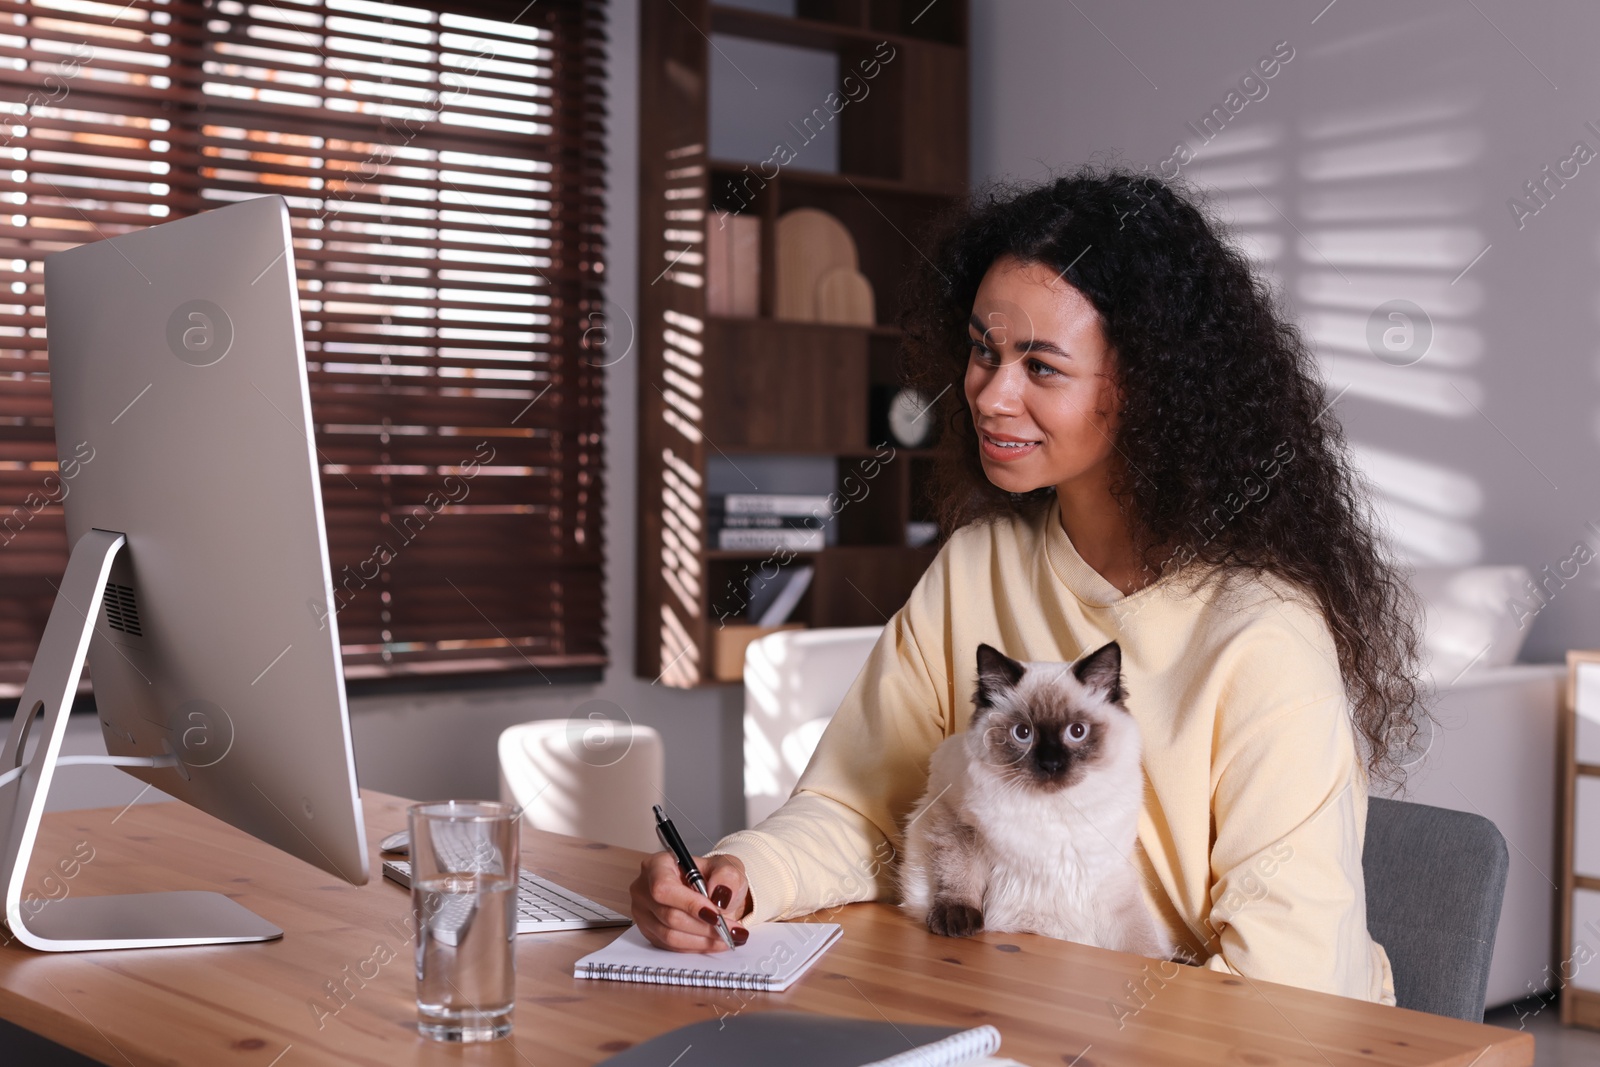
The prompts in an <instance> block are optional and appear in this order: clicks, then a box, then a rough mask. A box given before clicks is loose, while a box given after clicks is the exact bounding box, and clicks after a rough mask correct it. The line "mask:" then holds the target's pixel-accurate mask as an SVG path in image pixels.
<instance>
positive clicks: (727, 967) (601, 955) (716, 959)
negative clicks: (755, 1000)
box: [572, 922, 843, 992]
mask: <svg viewBox="0 0 1600 1067" xmlns="http://www.w3.org/2000/svg"><path fill="white" fill-rule="evenodd" d="M746 929H748V930H749V931H750V940H748V941H746V942H745V943H744V944H742V945H740V946H739V947H738V948H736V949H726V950H723V951H721V952H674V951H672V950H671V949H665V948H657V947H656V946H654V945H652V944H651V943H650V942H648V941H646V940H645V937H644V935H643V934H642V933H640V932H639V927H638V926H637V925H635V926H630V927H628V928H627V929H626V930H625V931H623V933H622V936H621V937H619V938H617V939H616V940H615V941H613V942H611V943H610V944H609V945H607V946H606V947H605V948H603V949H601V950H600V951H598V952H591V953H589V955H587V956H585V957H583V958H582V959H580V960H579V961H578V962H577V963H575V964H573V966H572V973H573V974H574V975H575V976H576V977H578V978H610V979H614V980H616V981H622V982H654V983H656V984H657V985H690V986H706V987H715V988H718V989H764V990H769V991H773V992H777V991H780V990H784V989H788V988H789V987H790V986H791V985H793V984H794V982H795V979H797V978H799V977H800V976H801V975H802V974H804V973H806V971H807V970H808V969H809V968H810V967H811V965H812V964H813V963H816V962H817V960H819V959H821V958H822V954H823V953H824V952H825V951H827V949H828V946H829V945H831V944H833V943H834V942H835V941H837V940H839V937H840V936H841V934H842V933H843V929H842V928H841V927H840V926H839V924H838V923H794V922H765V923H753V924H751V925H750V926H748V927H746Z"/></svg>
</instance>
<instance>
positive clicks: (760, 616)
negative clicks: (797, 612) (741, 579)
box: [750, 563, 817, 626]
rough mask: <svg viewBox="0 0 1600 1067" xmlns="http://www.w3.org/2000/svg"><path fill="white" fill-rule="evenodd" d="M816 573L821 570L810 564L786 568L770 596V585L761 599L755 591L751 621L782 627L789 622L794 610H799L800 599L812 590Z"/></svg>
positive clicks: (761, 593) (779, 572) (772, 586)
mask: <svg viewBox="0 0 1600 1067" xmlns="http://www.w3.org/2000/svg"><path fill="white" fill-rule="evenodd" d="M816 572H817V569H816V568H815V567H813V566H812V565H811V564H809V563H803V564H801V565H800V566H798V567H782V568H779V570H778V574H777V579H776V581H774V582H773V583H772V584H771V592H770V595H769V593H768V588H769V587H768V586H766V585H763V586H762V587H761V589H760V590H759V594H760V595H759V596H758V595H757V591H755V590H753V591H752V593H751V596H750V617H751V618H753V619H755V620H756V625H757V626H782V625H783V624H784V623H786V622H788V621H789V616H791V615H793V614H794V609H795V608H797V607H799V605H800V598H801V597H803V596H805V595H806V590H807V589H809V588H811V579H812V577H813V576H815V574H816Z"/></svg>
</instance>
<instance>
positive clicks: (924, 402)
mask: <svg viewBox="0 0 1600 1067" xmlns="http://www.w3.org/2000/svg"><path fill="white" fill-rule="evenodd" d="M887 416H888V418H887V421H888V429H889V434H890V436H892V437H893V438H894V440H895V443H896V444H898V445H900V447H902V448H921V447H923V446H924V445H926V444H928V443H929V442H931V441H932V440H933V435H934V429H935V424H936V421H937V413H936V412H935V411H934V409H933V403H932V401H931V400H930V399H929V398H928V397H926V396H924V395H923V394H922V393H921V392H920V391H919V390H916V389H896V390H895V391H894V392H893V393H892V394H891V395H890V396H889V398H888V411H887Z"/></svg>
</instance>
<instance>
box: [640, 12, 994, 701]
mask: <svg viewBox="0 0 1600 1067" xmlns="http://www.w3.org/2000/svg"><path fill="white" fill-rule="evenodd" d="M797 11H798V16H797V17H794V18H788V17H784V16H779V15H772V14H766V13H762V12H756V11H748V10H743V9H739V8H734V7H729V6H725V5H721V4H712V3H706V2H704V0H698V2H697V0H674V3H672V4H654V3H651V4H645V5H643V6H642V8H641V18H642V28H641V29H642V42H643V43H642V49H641V51H642V62H641V68H640V78H639V81H640V131H641V132H640V190H639V195H640V212H639V231H640V236H639V251H640V255H639V283H640V292H639V297H640V298H639V312H640V322H639V324H638V331H637V337H638V349H639V357H640V359H641V360H642V366H641V371H640V379H641V381H640V389H639V509H640V531H639V542H638V562H639V582H640V595H639V622H638V634H637V651H636V655H635V662H636V663H637V672H638V674H639V676H640V677H643V678H650V679H657V678H659V680H660V682H661V683H662V684H664V685H671V686H676V687H684V688H688V687H694V686H700V685H707V684H713V664H712V663H711V662H710V660H711V655H712V647H713V637H714V635H715V632H716V630H717V629H718V628H719V627H720V626H722V625H725V624H728V623H734V622H745V621H748V620H747V619H744V618H742V617H741V616H740V613H739V611H738V608H739V605H740V603H741V600H742V592H743V589H744V588H745V585H746V578H747V576H748V575H752V574H770V573H771V572H772V570H773V568H774V567H775V566H776V565H778V564H779V563H782V562H785V561H790V562H805V563H809V564H812V565H813V566H814V567H815V568H816V571H815V576H814V578H813V580H812V584H811V587H810V589H809V590H808V591H807V593H806V595H805V597H804V598H803V599H802V600H801V602H800V605H799V607H798V609H797V611H796V613H795V615H794V616H793V620H794V621H799V622H803V623H804V624H806V625H808V626H856V625H867V624H873V623H882V622H884V621H885V620H886V618H887V617H888V615H890V614H892V613H893V612H894V611H895V610H897V609H898V608H899V607H900V605H901V604H903V603H904V602H905V598H906V595H907V594H908V593H909V592H910V590H911V588H912V586H914V585H915V584H916V581H917V579H918V578H919V577H921V575H922V572H923V571H924V570H926V569H927V566H928V564H929V562H931V561H932V559H933V556H934V554H935V552H936V549H935V548H934V547H933V546H931V545H925V546H921V547H916V548H912V547H908V546H907V544H906V539H905V538H906V526H907V523H908V522H910V521H926V520H927V519H929V518H931V515H930V514H928V506H927V501H926V500H925V497H924V495H923V492H922V489H923V487H924V486H925V485H926V483H927V480H928V475H929V471H930V469H931V468H930V464H931V458H930V454H929V451H928V450H926V449H903V448H899V447H894V446H891V445H890V444H889V443H887V442H881V441H874V440H871V436H872V435H871V433H870V429H869V427H870V420H871V414H870V402H871V397H872V394H873V390H874V387H879V386H885V385H893V384H896V367H897V362H898V353H899V345H900V336H899V330H898V329H897V328H896V327H895V325H894V323H896V322H897V321H898V316H899V311H900V309H899V307H898V306H897V301H898V300H899V298H900V297H899V291H900V284H901V281H902V280H903V278H904V277H905V275H906V272H907V271H908V269H909V268H910V266H911V264H912V263H913V262H914V261H915V260H916V259H917V258H918V257H920V256H922V255H923V254H924V252H923V250H921V249H919V248H918V247H917V245H916V244H915V243H914V242H915V239H916V237H917V235H918V234H919V233H920V232H921V231H922V230H923V228H924V227H925V225H926V223H927V222H928V221H929V219H930V218H931V217H932V216H933V215H935V214H936V213H938V212H939V211H941V210H943V209H944V208H946V207H947V206H948V205H949V204H950V203H951V202H952V200H954V199H956V198H958V197H960V196H961V195H963V194H964V192H965V189H966V181H967V5H966V3H965V2H964V0H941V2H940V3H938V4H934V5H929V4H928V3H927V0H904V2H902V0H799V3H798V5H797ZM713 33H717V34H727V35H731V36H736V37H746V38H751V39H755V40H760V41H766V42H771V43H777V44H784V45H791V46H795V47H800V48H810V49H820V50H824V51H831V52H834V53H836V54H837V55H838V57H839V70H840V72H841V75H843V74H844V73H846V72H851V71H857V70H859V69H860V64H861V63H862V62H864V61H867V60H869V59H876V60H877V61H878V63H879V66H878V67H877V68H876V70H877V73H876V76H875V77H874V78H873V79H872V81H871V91H870V93H868V94H867V95H866V96H865V97H863V98H861V99H859V100H852V101H851V102H849V103H848V105H847V106H844V107H842V108H840V109H839V111H838V114H837V116H836V117H835V118H834V121H835V122H837V123H838V137H839V173H821V172H817V171H814V170H813V171H807V170H802V169H799V168H796V167H783V168H781V169H780V170H779V171H778V173H777V174H776V176H775V177H768V176H766V175H765V174H763V173H761V172H760V170H759V169H758V167H757V164H756V161H746V160H728V159H712V158H710V157H709V140H710V130H709V111H710V107H709V105H710V101H709V94H708V85H709V62H710V55H711V50H710V35H711V34H713ZM885 45H887V46H888V49H892V50H893V52H892V57H891V58H889V59H887V60H885V59H884V58H883V57H884V56H885V55H889V52H888V50H887V49H885V47H884V46H885ZM841 95H844V94H843V93H842V92H841ZM818 103H819V105H820V104H822V101H821V100H819V101H818ZM773 136H774V141H775V142H776V141H777V140H779V139H782V138H783V136H784V131H782V130H775V131H774V134H773ZM801 207H811V208H818V209H821V210H823V211H826V212H828V213H829V214H831V215H833V216H834V217H835V218H837V219H839V220H840V221H841V222H842V223H843V224H844V225H845V226H846V227H847V228H848V229H849V230H850V233H851V235H852V237H853V238H854V240H855V244H856V249H857V254H858V256H859V261H860V270H861V272H862V273H863V274H865V275H866V276H867V278H868V280H869V281H870V282H871V283H872V288H873V296H874V301H875V304H876V307H875V324H874V325H872V326H843V325H832V324H822V323H810V322H790V321H782V320H777V319H774V318H773V308H774V306H775V298H774V296H775V294H774V284H773V276H774V269H773V268H774V257H773V245H774V242H773V233H774V227H775V226H776V223H777V220H778V218H779V217H780V216H781V215H783V214H785V213H787V212H789V211H792V210H794V209H795V208H801ZM735 209H737V210H738V212H740V213H743V214H746V215H752V216H755V217H757V218H759V219H760V220H761V250H762V270H761V291H760V303H759V308H760V313H759V314H758V315H757V316H755V317H752V318H736V317H729V316H711V315H709V314H707V307H706V295H705V277H704V263H705V256H704V252H705V238H704V234H705V227H706V223H707V220H708V219H709V218H715V217H716V215H717V212H718V211H719V210H722V211H734V210H735ZM762 454H771V455H786V456H791V455H805V456H832V457H834V458H835V459H836V468H837V470H836V476H835V482H836V486H837V491H838V492H839V493H840V495H841V497H848V498H850V502H849V503H848V504H846V505H845V506H844V507H843V508H842V510H841V511H840V513H839V515H838V518H837V520H836V521H837V523H838V544H836V545H829V546H828V547H826V548H823V549H822V550H820V551H817V552H809V553H793V554H790V553H772V552H742V551H741V552H735V551H724V550H717V549H712V548H709V547H708V543H707V535H706V531H707V528H708V526H707V516H706V506H707V492H706V489H707V465H708V463H709V462H711V461H712V460H713V459H714V458H715V457H719V456H720V457H725V458H728V459H730V460H732V461H734V462H737V461H738V458H739V457H741V456H751V455H762ZM869 472H870V473H869ZM851 479H853V480H851ZM862 484H866V485H867V487H868V490H867V491H866V492H865V493H862V492H861V491H860V489H859V486H860V485H862ZM852 487H854V488H852ZM763 491H778V490H777V489H776V487H774V488H773V489H770V490H769V489H768V488H767V487H763Z"/></svg>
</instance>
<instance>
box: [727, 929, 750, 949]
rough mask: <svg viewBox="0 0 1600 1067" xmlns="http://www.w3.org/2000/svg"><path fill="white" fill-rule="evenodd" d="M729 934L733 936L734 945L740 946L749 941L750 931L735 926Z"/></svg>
mask: <svg viewBox="0 0 1600 1067" xmlns="http://www.w3.org/2000/svg"><path fill="white" fill-rule="evenodd" d="M730 932H731V933H732V934H733V943H734V944H735V945H742V944H744V943H745V942H746V941H748V940H750V931H749V930H746V929H745V928H744V927H742V926H735V927H734V928H733V929H732V930H731V931H730Z"/></svg>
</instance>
